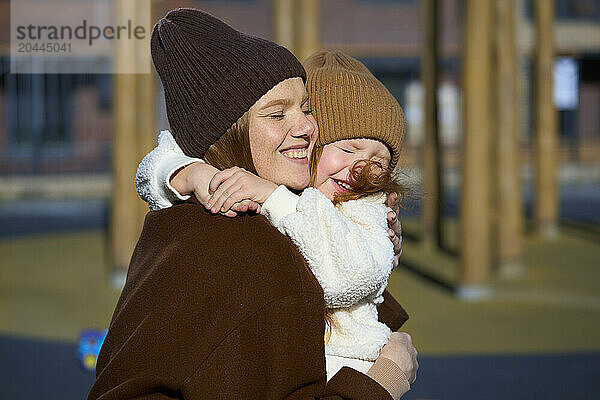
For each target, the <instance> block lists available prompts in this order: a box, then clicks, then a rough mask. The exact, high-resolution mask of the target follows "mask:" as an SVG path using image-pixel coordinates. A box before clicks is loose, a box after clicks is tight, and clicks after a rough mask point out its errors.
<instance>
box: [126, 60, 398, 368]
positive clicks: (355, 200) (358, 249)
mask: <svg viewBox="0 0 600 400" xmlns="http://www.w3.org/2000/svg"><path fill="white" fill-rule="evenodd" d="M304 67H305V68H306V71H307V79H308V84H307V85H306V87H307V90H308V94H309V104H310V105H311V107H310V108H311V110H312V115H313V116H314V117H315V119H316V122H317V123H318V126H319V128H320V129H319V137H318V140H317V143H316V145H315V147H314V151H313V154H312V155H311V157H310V172H311V182H310V185H311V188H307V189H305V190H304V191H303V192H302V195H301V196H297V195H295V194H293V193H292V192H290V191H289V190H288V189H287V188H286V187H285V186H279V187H278V186H277V185H275V184H274V183H272V182H270V181H267V180H265V179H263V178H260V177H258V176H256V175H254V174H252V173H251V172H248V171H246V170H242V169H239V168H235V167H234V168H232V169H229V170H225V171H222V172H217V171H218V170H216V169H215V168H214V167H210V166H205V168H209V169H210V168H212V169H213V170H214V171H215V173H216V174H215V176H214V177H213V178H212V180H211V183H210V185H211V186H212V187H213V188H215V191H214V194H213V195H212V198H211V199H209V200H208V202H207V204H206V205H205V207H206V208H208V209H211V212H217V211H218V210H221V211H222V212H227V210H229V208H230V207H231V206H233V205H234V204H238V203H241V202H242V201H244V200H251V201H252V202H256V203H258V204H260V206H261V214H262V215H264V216H265V217H267V219H268V220H269V222H271V224H272V225H273V226H275V227H276V228H277V229H278V230H279V231H280V232H281V233H283V234H285V235H287V236H289V237H290V238H291V239H292V241H293V242H294V244H295V245H296V247H298V249H299V250H300V252H301V253H302V255H303V256H304V258H305V259H306V260H307V262H308V265H309V267H310V268H311V271H312V272H313V274H314V275H315V277H316V278H317V280H318V281H319V284H320V285H321V287H322V288H323V291H324V294H325V305H326V306H327V309H328V312H327V317H326V320H327V322H328V328H330V329H328V332H327V334H326V336H325V354H326V364H327V375H328V377H332V376H333V375H334V374H335V373H336V372H337V371H338V370H339V369H340V368H341V367H343V366H349V367H351V368H354V369H356V370H358V371H361V372H366V371H368V370H369V368H370V367H371V365H372V362H373V361H374V360H375V359H376V358H377V356H378V355H379V351H380V350H381V348H382V347H383V346H384V345H385V344H386V343H387V341H388V339H389V336H390V333H391V332H390V328H389V327H388V326H386V325H385V324H384V323H382V322H380V321H379V320H378V310H377V306H378V305H379V304H380V303H381V302H382V300H383V298H382V293H383V291H384V289H385V287H386V286H387V280H388V277H389V275H390V273H391V270H392V266H393V262H392V261H393V256H394V252H393V248H392V243H391V242H390V240H388V238H387V233H386V229H387V223H386V213H387V212H388V210H389V208H386V207H385V205H384V204H383V200H385V196H384V195H389V194H391V193H394V194H395V195H397V196H399V197H400V198H402V197H403V194H404V192H405V191H406V190H405V189H404V188H403V187H402V186H401V185H399V184H398V183H396V181H395V180H394V178H393V176H394V175H393V174H394V169H395V166H396V164H397V160H398V159H399V155H400V150H401V143H402V137H403V134H404V117H403V113H402V109H401V107H400V105H399V104H398V102H397V101H396V99H395V98H394V97H393V96H392V94H391V93H390V92H389V91H388V90H387V89H386V88H385V86H384V85H383V84H382V83H381V82H379V81H378V80H377V78H375V76H373V74H371V72H370V71H369V70H368V69H367V68H366V67H365V66H364V65H363V64H362V63H361V62H360V61H358V60H356V59H354V58H352V57H350V56H349V55H347V54H344V53H343V52H341V51H335V50H334V51H320V52H317V53H315V54H313V55H312V56H310V57H309V58H308V59H307V60H306V61H305V62H304ZM273 111H275V112H277V114H275V115H276V116H277V117H279V118H285V115H286V113H287V110H286V108H285V107H284V106H283V105H278V106H277V107H276V108H275V109H274V110H273ZM291 156H293V157H294V158H299V159H302V158H305V157H306V152H305V151H302V150H294V151H293V152H292V154H291ZM180 158H185V156H184V155H182V154H181V151H180V149H178V148H177V144H176V143H173V140H172V137H171V136H170V134H169V133H168V132H165V133H164V134H163V135H162V136H161V141H160V144H159V146H157V147H156V148H155V149H154V150H153V151H152V152H151V153H150V155H149V156H147V157H145V158H144V160H143V161H142V163H141V165H140V168H139V172H138V178H139V179H138V180H137V181H138V183H139V184H140V185H139V186H138V187H137V189H138V191H139V192H141V193H149V194H153V193H154V194H157V195H158V196H156V198H155V199H154V201H153V203H155V204H157V203H159V201H158V199H161V200H160V203H162V202H166V201H168V200H167V199H168V193H167V192H166V191H165V190H164V189H165V188H164V187H160V186H159V187H157V188H147V187H146V185H148V184H149V182H152V181H165V180H166V179H165V177H162V176H157V177H153V176H152V174H153V173H156V172H158V171H166V170H168V169H169V167H168V166H169V165H171V164H172V163H173V162H175V163H177V162H178V161H177V160H178V159H180ZM189 160H190V162H193V161H194V159H193V158H189ZM161 166H162V167H161ZM165 166H166V167H165ZM187 173H188V171H187V169H185V168H184V169H183V170H182V171H181V172H180V173H179V174H178V175H185V174H187ZM147 174H149V175H150V176H146V175H147ZM192 180H194V179H192ZM207 185H208V182H205V183H204V186H207ZM173 186H174V188H175V189H177V190H180V191H182V193H183V194H189V193H188V191H189V192H191V191H192V189H191V188H188V191H185V188H182V187H179V185H178V182H174V184H173ZM163 198H164V199H163ZM332 202H334V203H336V204H337V207H335V206H334V204H333V203H332ZM169 206H171V204H169Z"/></svg>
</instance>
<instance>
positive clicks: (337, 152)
mask: <svg viewBox="0 0 600 400" xmlns="http://www.w3.org/2000/svg"><path fill="white" fill-rule="evenodd" d="M358 160H373V161H379V162H380V163H381V165H382V167H383V168H387V167H388V165H389V164H390V160H391V154H390V151H389V149H388V148H387V146H386V145H385V144H383V143H382V142H380V141H379V140H374V139H344V140H338V141H337V142H333V143H329V144H326V145H325V146H323V153H322V154H321V158H320V159H319V163H318V165H317V176H316V178H315V183H314V187H315V188H316V189H319V190H320V191H321V192H322V193H323V194H324V195H325V196H327V198H328V199H329V200H331V201H333V198H334V196H335V194H336V193H343V192H347V191H348V189H349V188H350V168H352V165H354V163H355V162H356V161H358Z"/></svg>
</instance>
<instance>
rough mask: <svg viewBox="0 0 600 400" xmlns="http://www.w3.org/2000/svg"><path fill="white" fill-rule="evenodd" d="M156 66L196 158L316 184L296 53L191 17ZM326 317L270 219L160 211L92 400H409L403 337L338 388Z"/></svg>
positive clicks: (167, 33)
mask: <svg viewBox="0 0 600 400" xmlns="http://www.w3.org/2000/svg"><path fill="white" fill-rule="evenodd" d="M152 56H153V61H154V64H155V67H156V69H157V71H158V73H159V76H160V78H161V80H162V82H163V87H164V90H165V98H166V102H167V114H168V117H169V122H170V124H171V127H172V129H173V134H174V136H175V139H176V141H177V143H178V145H179V146H180V147H181V148H182V149H183V151H184V152H185V153H186V154H187V155H188V156H195V157H204V158H205V159H206V160H207V161H209V162H213V163H214V165H215V166H216V167H219V168H227V167H230V166H232V165H242V166H244V165H245V163H247V161H248V159H250V160H251V161H252V164H253V165H254V166H255V172H256V173H257V174H258V175H259V176H261V177H263V178H266V179H269V180H271V181H273V182H275V183H277V184H282V185H286V186H288V187H290V188H292V189H303V188H304V187H305V186H306V185H307V184H308V180H309V174H308V160H304V161H302V160H297V159H291V158H289V157H287V156H286V155H285V153H286V152H289V151H290V149H296V148H303V149H305V150H307V151H310V149H311V148H312V146H313V144H314V140H315V135H314V132H315V125H314V122H313V121H312V119H311V118H309V117H308V116H307V115H305V114H304V111H306V109H304V110H303V103H304V99H305V90H304V83H303V79H304V78H305V73H304V70H303V68H302V66H301V65H300V63H299V62H298V61H297V60H296V59H295V58H294V57H293V56H292V55H291V53H289V52H288V51H287V50H285V49H283V48H282V47H280V46H277V45H275V44H273V43H271V42H268V41H266V40H262V39H259V38H255V37H252V36H248V35H244V34H241V33H240V32H237V31H235V30H234V29H232V28H231V27H229V26H227V25H225V24H224V23H222V22H221V21H219V20H217V19H216V18H214V17H212V16H210V15H208V14H205V13H202V12H200V11H198V10H192V9H179V10H174V11H171V12H170V13H169V14H167V16H166V17H165V18H163V19H161V21H159V23H158V24H157V25H156V26H155V28H154V31H153V34H152ZM278 102H279V103H280V102H285V103H286V104H288V105H289V109H290V112H289V114H288V118H286V119H285V120H283V121H281V120H280V121H277V120H275V119H272V118H271V117H269V113H268V109H269V107H270V106H271V105H272V104H274V103H278ZM244 132H247V133H246V134H245V133H244ZM211 159H212V161H210V160H211ZM229 162H234V163H232V164H231V165H227V164H228V163H229ZM215 238H217V239H218V240H215ZM324 308H325V307H324V300H323V291H322V289H321V287H320V286H319V285H318V283H317V282H316V280H315V278H314V276H313V275H312V274H311V273H310V270H309V269H308V268H307V266H306V263H305V262H304V259H303V258H302V256H301V255H300V254H299V252H298V250H297V249H296V248H295V247H294V246H293V244H292V243H291V242H290V241H289V239H287V238H286V237H285V236H283V235H282V234H280V233H279V232H278V231H277V230H276V229H275V228H273V227H272V226H270V225H269V223H268V222H267V221H266V219H265V218H264V217H262V216H260V215H246V216H243V217H240V218H235V219H228V218H225V217H221V216H213V215H211V214H210V213H209V212H207V211H205V210H204V208H203V207H202V206H199V205H196V204H189V203H188V204H180V205H176V206H174V207H171V208H169V209H166V210H162V211H157V212H151V213H149V214H148V216H147V217H146V221H145V224H144V229H143V231H142V234H141V237H140V240H139V242H138V244H137V246H136V250H135V252H134V254H133V257H132V260H131V264H130V267H129V272H128V277H127V282H126V285H125V288H124V289H123V293H122V295H121V298H120V299H119V303H118V304H117V308H116V310H115V313H114V315H113V319H112V321H111V325H110V328H109V332H108V335H107V338H106V341H105V342H104V345H103V347H102V350H101V353H100V356H99V359H98V366H97V370H96V374H97V380H96V382H95V384H94V386H93V387H92V389H91V391H90V394H89V397H88V398H89V399H128V398H136V399H167V398H183V399H194V398H198V399H204V398H210V399H213V398H232V399H246V398H247V399H263V398H265V399H281V398H298V399H303V398H307V399H308V398H322V397H328V398H365V399H367V398H368V399H379V398H381V399H389V398H398V397H399V396H400V395H401V394H402V393H401V391H402V390H403V388H404V386H403V385H402V384H401V383H400V382H401V379H403V377H404V376H405V375H408V376H409V377H410V376H411V375H413V374H414V370H415V368H416V362H414V360H412V359H411V357H410V354H411V351H412V349H413V348H412V345H411V344H410V342H409V340H408V339H407V338H406V337H405V336H401V335H400V336H398V335H395V336H393V337H392V338H391V339H390V342H389V343H388V345H386V346H385V347H384V348H383V350H382V353H381V356H380V357H379V358H378V359H377V361H376V362H375V363H374V365H373V367H372V368H371V369H370V370H369V371H368V372H367V374H361V373H359V372H356V371H354V370H352V369H349V368H343V369H342V370H340V372H338V374H336V376H334V377H333V378H332V379H331V380H330V381H329V382H326V376H325V357H324V345H323V333H324V330H325V325H324V318H323V316H324ZM275 326H276V327H279V328H278V329H272V328H273V327H275Z"/></svg>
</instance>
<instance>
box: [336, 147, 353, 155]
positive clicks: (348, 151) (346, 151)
mask: <svg viewBox="0 0 600 400" xmlns="http://www.w3.org/2000/svg"><path fill="white" fill-rule="evenodd" d="M338 149H340V150H341V151H343V152H344V153H346V154H354V152H353V151H352V150H348V149H345V148H343V147H338Z"/></svg>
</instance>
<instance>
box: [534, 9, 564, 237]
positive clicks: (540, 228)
mask: <svg viewBox="0 0 600 400" xmlns="http://www.w3.org/2000/svg"><path fill="white" fill-rule="evenodd" d="M534 6H535V22H536V28H537V29H536V46H535V48H536V51H535V155H536V157H535V167H536V179H535V203H534V224H535V230H536V232H537V233H538V234H540V235H542V236H543V237H545V238H554V237H556V236H557V235H558V217H559V215H558V213H559V194H558V182H557V179H558V177H557V170H558V165H557V163H558V160H557V158H558V157H557V156H558V154H557V153H558V138H557V132H556V118H557V116H556V110H555V109H554V105H553V103H552V79H553V75H552V67H553V63H554V31H553V22H554V2H553V1H548V0H535V1H534Z"/></svg>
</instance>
